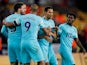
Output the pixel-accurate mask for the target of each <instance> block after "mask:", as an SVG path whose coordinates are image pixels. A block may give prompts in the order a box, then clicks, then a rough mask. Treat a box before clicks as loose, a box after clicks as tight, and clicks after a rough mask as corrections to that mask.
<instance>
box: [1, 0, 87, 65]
mask: <svg viewBox="0 0 87 65" xmlns="http://www.w3.org/2000/svg"><path fill="white" fill-rule="evenodd" d="M16 2H24V3H26V4H27V10H26V14H27V13H29V12H30V5H31V4H34V3H36V4H38V5H39V11H38V15H40V16H43V9H44V7H45V6H52V7H53V8H54V17H53V20H54V21H55V23H56V25H59V24H62V23H64V22H66V16H65V14H66V13H67V12H68V11H71V10H72V11H74V12H75V13H77V15H78V17H77V19H76V21H75V22H74V24H73V25H74V26H75V27H76V28H77V29H78V35H79V39H80V41H81V43H82V45H84V47H85V49H86V50H87V8H86V7H87V4H86V3H87V1H86V0H0V29H1V27H2V20H3V19H4V18H5V17H6V16H8V15H9V14H12V13H13V5H14V4H15V3H16ZM6 41H7V39H6V38H5V37H4V36H3V35H2V34H1V33H0V65H9V60H8V57H7V52H8V51H7V42H6ZM73 43H75V42H73ZM58 47H59V43H58V41H55V43H53V48H54V51H55V53H56V55H57V57H58V60H59V61H60V59H61V57H60V56H59V54H57V50H56V49H58ZM76 52H78V53H76ZM81 52H82V49H80V48H79V47H77V46H76V45H73V55H74V58H75V61H76V65H87V57H84V56H83V55H82V54H81ZM78 63H80V64H78ZM59 64H60V62H59Z"/></svg>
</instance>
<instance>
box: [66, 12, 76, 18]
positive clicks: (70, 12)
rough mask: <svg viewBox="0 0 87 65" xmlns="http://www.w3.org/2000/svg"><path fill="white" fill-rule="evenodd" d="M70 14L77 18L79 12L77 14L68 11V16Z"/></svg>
mask: <svg viewBox="0 0 87 65" xmlns="http://www.w3.org/2000/svg"><path fill="white" fill-rule="evenodd" d="M68 15H72V16H74V18H75V19H76V17H77V14H75V13H73V12H68V13H67V16H68Z"/></svg>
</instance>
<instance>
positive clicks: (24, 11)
mask: <svg viewBox="0 0 87 65" xmlns="http://www.w3.org/2000/svg"><path fill="white" fill-rule="evenodd" d="M25 13H26V5H25V4H24V5H22V6H21V14H25Z"/></svg>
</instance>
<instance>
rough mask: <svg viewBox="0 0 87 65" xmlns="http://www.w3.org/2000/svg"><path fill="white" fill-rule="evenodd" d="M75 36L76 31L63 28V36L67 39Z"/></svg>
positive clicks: (67, 27) (66, 27)
mask: <svg viewBox="0 0 87 65" xmlns="http://www.w3.org/2000/svg"><path fill="white" fill-rule="evenodd" d="M75 34H76V33H75V30H74V29H73V28H72V27H69V26H64V27H63V28H62V35H63V36H65V37H66V38H74V36H75Z"/></svg>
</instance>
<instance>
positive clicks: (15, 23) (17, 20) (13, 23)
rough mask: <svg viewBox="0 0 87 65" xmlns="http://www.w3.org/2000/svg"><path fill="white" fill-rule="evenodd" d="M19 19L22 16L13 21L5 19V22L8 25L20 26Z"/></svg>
mask: <svg viewBox="0 0 87 65" xmlns="http://www.w3.org/2000/svg"><path fill="white" fill-rule="evenodd" d="M19 20H20V18H18V19H16V20H14V21H13V22H7V21H5V20H3V24H4V25H5V26H7V27H13V26H19V25H20V23H19Z"/></svg>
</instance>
